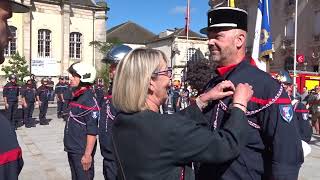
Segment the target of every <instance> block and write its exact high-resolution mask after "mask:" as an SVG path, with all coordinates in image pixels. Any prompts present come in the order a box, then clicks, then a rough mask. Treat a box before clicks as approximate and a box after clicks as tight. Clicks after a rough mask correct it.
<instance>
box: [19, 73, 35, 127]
mask: <svg viewBox="0 0 320 180" xmlns="http://www.w3.org/2000/svg"><path fill="white" fill-rule="evenodd" d="M24 81H25V82H26V84H25V85H24V86H23V88H22V91H21V98H22V107H23V121H24V125H25V127H26V128H31V127H36V123H35V122H33V120H32V114H33V111H34V103H35V100H36V89H35V88H34V86H33V85H32V81H31V79H30V77H25V78H24Z"/></svg>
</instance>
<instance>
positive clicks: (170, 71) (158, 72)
mask: <svg viewBox="0 0 320 180" xmlns="http://www.w3.org/2000/svg"><path fill="white" fill-rule="evenodd" d="M152 74H153V75H157V76H159V75H164V76H167V77H169V78H172V68H171V67H168V68H167V69H166V70H163V71H156V72H154V73H152Z"/></svg>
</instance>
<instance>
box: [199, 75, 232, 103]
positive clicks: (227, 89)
mask: <svg viewBox="0 0 320 180" xmlns="http://www.w3.org/2000/svg"><path fill="white" fill-rule="evenodd" d="M234 90H235V87H234V85H233V83H232V82H231V81H228V80H226V81H222V82H221V83H219V84H217V85H216V86H215V87H213V88H212V89H211V90H210V91H208V92H206V93H204V94H202V95H201V96H200V100H201V101H202V102H204V103H207V102H208V101H210V100H217V99H222V98H224V97H226V96H231V95H233V93H234Z"/></svg>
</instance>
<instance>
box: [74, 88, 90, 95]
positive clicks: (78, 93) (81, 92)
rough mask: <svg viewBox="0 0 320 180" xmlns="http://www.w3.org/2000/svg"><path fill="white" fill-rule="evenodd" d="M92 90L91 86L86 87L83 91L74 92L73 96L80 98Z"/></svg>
mask: <svg viewBox="0 0 320 180" xmlns="http://www.w3.org/2000/svg"><path fill="white" fill-rule="evenodd" d="M89 89H91V87H90V86H86V87H85V88H81V89H78V90H76V91H74V92H73V93H72V94H73V97H78V96H80V95H81V94H83V93H84V92H86V91H87V90H89Z"/></svg>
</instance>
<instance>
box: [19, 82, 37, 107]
mask: <svg viewBox="0 0 320 180" xmlns="http://www.w3.org/2000/svg"><path fill="white" fill-rule="evenodd" d="M21 96H22V97H24V98H25V100H26V101H27V102H30V103H33V102H35V100H36V89H35V88H34V87H33V86H32V85H29V86H28V85H24V86H23V88H22V90H21Z"/></svg>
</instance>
